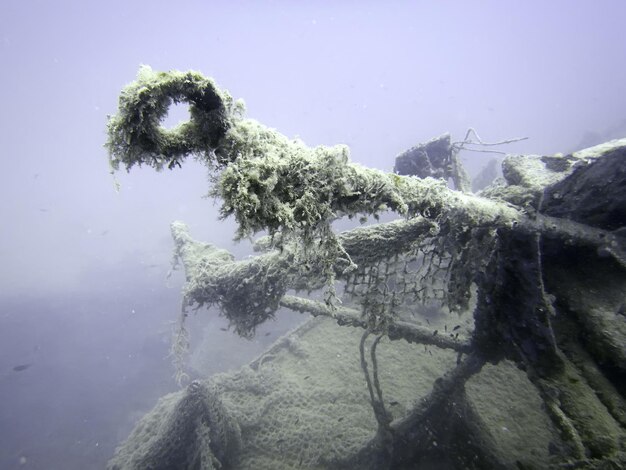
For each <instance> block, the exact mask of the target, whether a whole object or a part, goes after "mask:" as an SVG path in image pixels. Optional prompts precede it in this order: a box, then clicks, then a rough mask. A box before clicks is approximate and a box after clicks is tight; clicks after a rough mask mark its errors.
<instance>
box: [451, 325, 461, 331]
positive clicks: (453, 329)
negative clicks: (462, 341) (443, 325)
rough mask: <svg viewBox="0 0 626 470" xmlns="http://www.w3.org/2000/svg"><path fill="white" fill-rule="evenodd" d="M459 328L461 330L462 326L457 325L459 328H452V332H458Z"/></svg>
mask: <svg viewBox="0 0 626 470" xmlns="http://www.w3.org/2000/svg"><path fill="white" fill-rule="evenodd" d="M459 328H461V325H457V326H455V327H454V328H452V331H456V330H458V329H459Z"/></svg>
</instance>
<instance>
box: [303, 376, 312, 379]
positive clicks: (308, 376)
mask: <svg viewBox="0 0 626 470" xmlns="http://www.w3.org/2000/svg"><path fill="white" fill-rule="evenodd" d="M309 377H311V376H310V375H307V376H306V377H305V378H304V379H303V380H306V379H308V378H309Z"/></svg>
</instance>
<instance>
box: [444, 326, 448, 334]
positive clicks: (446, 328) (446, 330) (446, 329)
mask: <svg viewBox="0 0 626 470" xmlns="http://www.w3.org/2000/svg"><path fill="white" fill-rule="evenodd" d="M443 331H445V332H446V333H447V332H448V325H443Z"/></svg>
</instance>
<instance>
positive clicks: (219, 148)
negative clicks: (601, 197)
mask: <svg viewBox="0 0 626 470" xmlns="http://www.w3.org/2000/svg"><path fill="white" fill-rule="evenodd" d="M177 102H185V103H188V104H189V110H190V120H189V121H188V122H185V123H183V124H180V125H179V126H177V127H175V128H173V129H169V130H168V129H164V128H163V127H162V126H161V124H160V121H161V120H162V119H163V118H164V117H165V115H166V114H167V111H168V108H169V106H170V105H171V104H172V103H177ZM108 131H109V140H108V142H107V148H108V150H109V154H110V164H111V168H112V170H119V169H120V167H124V168H125V169H127V170H129V169H131V168H132V167H133V166H135V165H139V166H141V165H148V166H151V167H153V168H155V169H157V170H161V169H163V168H169V169H173V168H175V167H177V166H180V165H182V164H183V163H184V161H185V159H186V158H188V157H189V156H192V155H193V156H194V157H195V158H198V159H200V160H201V161H202V162H204V163H205V164H206V165H207V167H208V168H209V169H210V170H211V171H212V174H213V186H212V189H211V194H212V195H213V196H214V197H216V198H218V199H219V200H221V201H222V205H221V208H220V213H221V216H222V217H230V216H232V217H234V218H235V219H236V221H237V224H238V232H237V236H238V237H239V238H244V237H248V236H250V235H253V234H255V233H258V232H261V231H265V232H267V234H268V238H266V239H265V240H264V242H263V243H260V244H259V245H260V246H262V248H263V249H264V251H265V252H264V253H262V254H259V255H258V256H256V257H253V258H251V259H247V260H244V261H236V260H234V258H233V257H232V256H231V255H230V254H229V253H228V252H226V251H225V250H220V249H218V248H217V247H214V246H212V245H210V244H207V243H201V242H197V241H195V240H193V239H192V238H191V236H190V234H189V232H188V230H187V228H186V226H185V225H184V224H182V223H178V222H177V223H174V224H172V235H173V238H174V242H175V247H176V255H177V257H178V259H179V260H180V261H181V262H182V264H183V265H184V267H185V272H186V280H187V282H186V286H185V290H184V293H183V297H184V301H183V312H182V316H181V327H180V331H179V334H178V337H177V340H176V342H175V346H174V349H175V350H176V352H177V357H179V358H180V356H181V352H182V350H183V349H184V347H185V345H186V331H185V323H184V319H185V316H186V308H188V307H193V308H199V307H202V306H212V305H215V306H218V307H219V310H220V312H221V313H222V314H223V315H225V316H226V317H227V318H228V320H229V321H230V324H231V326H232V327H233V328H234V329H235V331H236V332H237V333H238V334H239V335H241V336H246V337H249V336H252V335H254V331H255V328H256V327H257V326H258V325H259V324H260V323H262V322H264V321H266V320H267V319H268V318H271V317H272V316H273V314H274V313H275V312H276V311H277V309H278V308H280V307H281V306H282V307H286V308H289V309H292V310H294V311H299V312H308V313H311V314H312V315H316V316H318V315H322V316H328V317H331V318H334V319H335V321H336V322H337V324H338V325H340V326H344V325H350V326H356V327H359V328H362V329H363V331H364V334H363V337H362V341H361V349H360V355H361V366H362V368H363V371H364V373H365V377H366V383H367V386H368V390H369V395H370V399H371V404H372V408H373V411H374V414H375V416H376V419H377V422H378V432H377V433H376V435H375V436H374V437H373V439H372V441H371V442H370V443H369V444H368V445H365V446H364V447H363V449H362V450H361V451H360V452H358V453H357V454H355V455H350V456H346V457H345V460H342V461H337V462H334V463H333V466H334V467H336V468H341V467H345V468H357V467H358V468H386V467H392V468H393V467H394V466H399V465H406V464H407V463H409V462H412V463H416V462H419V461H420V458H421V457H420V455H421V453H425V452H427V450H426V449H427V448H428V446H427V445H426V442H427V441H428V440H429V439H431V438H432V436H434V435H437V434H438V433H444V432H449V431H450V427H451V426H457V427H458V426H462V425H463V424H462V423H459V422H458V420H457V422H456V424H454V423H455V422H454V420H452V421H451V419H450V415H451V413H453V410H452V408H451V403H452V402H453V401H454V403H456V404H457V406H458V404H459V403H463V402H464V398H463V397H464V393H463V384H464V383H465V382H466V381H467V380H468V378H469V377H471V376H472V375H473V374H476V373H479V371H480V369H481V367H482V365H483V364H485V363H486V362H487V361H489V362H494V363H497V362H499V361H501V360H502V359H505V358H506V359H510V360H513V361H515V362H516V363H517V364H519V366H520V367H523V368H524V370H526V372H527V375H528V377H529V379H530V380H531V381H532V383H533V384H534V385H535V386H536V387H537V389H538V390H539V393H540V394H541V396H542V398H543V400H544V402H545V405H546V408H547V410H548V413H549V415H550V417H551V419H552V420H553V422H554V423H555V424H556V425H557V426H558V428H559V429H560V430H561V432H562V436H563V448H562V449H559V451H558V452H557V454H558V455H557V458H555V462H556V463H555V465H557V464H564V465H572V466H576V468H580V467H584V466H588V467H589V468H592V466H593V465H599V464H600V463H602V464H606V465H609V463H610V462H620V461H623V460H624V439H625V435H626V434H625V428H626V419H625V416H626V411H625V409H626V407H625V405H624V397H623V395H622V394H621V393H620V391H619V386H620V385H619V384H620V383H623V382H621V381H623V380H624V374H625V373H626V353H625V352H624V348H623V346H624V340H625V338H626V329H625V328H624V325H623V309H624V305H625V304H626V303H625V302H626V299H624V298H623V291H622V292H621V298H620V289H622V288H624V287H625V286H626V283H625V280H626V252H625V243H624V240H625V239H624V233H623V230H622V229H623V227H624V225H626V223H625V222H624V218H625V217H626V210H625V209H624V207H625V206H626V197H625V196H624V191H623V189H620V188H623V187H624V181H625V179H626V164H625V163H624V162H625V161H626V141H616V142H612V143H609V144H606V145H605V146H599V147H597V148H595V149H590V150H588V151H585V152H578V153H574V154H570V155H557V156H551V157H530V156H529V157H525V158H522V157H510V158H507V159H506V160H505V162H504V168H503V169H504V176H505V181H504V182H501V183H500V184H498V185H494V186H492V187H490V188H488V189H486V190H485V191H483V193H482V195H481V196H478V195H474V194H471V193H468V192H463V191H456V190H453V189H450V188H449V187H448V184H447V181H446V180H445V179H442V178H440V179H437V178H432V177H426V178H420V177H415V176H407V175H399V174H395V173H386V172H383V171H380V170H375V169H370V168H366V167H363V166H361V165H358V164H355V163H353V162H351V161H350V156H349V150H348V148H347V147H346V146H343V145H338V146H334V147H324V146H319V147H315V148H310V147H307V146H306V145H305V144H304V143H303V142H301V141H299V140H291V139H288V138H287V137H285V136H283V135H282V134H280V133H279V132H277V131H275V130H273V129H269V128H267V127H265V126H263V125H262V124H260V123H258V122H256V121H254V120H252V119H249V118H246V117H245V110H244V106H243V104H242V103H241V102H238V101H235V100H234V99H233V98H232V97H231V96H230V95H229V94H228V93H227V92H226V91H224V90H222V89H220V88H219V87H218V86H217V85H216V84H215V82H214V81H213V80H211V79H208V78H206V77H204V76H202V75H201V74H199V73H197V72H154V71H152V70H151V69H150V68H149V67H142V69H141V70H140V72H139V75H138V78H137V80H136V81H135V82H133V83H131V84H130V85H128V86H127V87H126V88H125V89H124V90H123V91H122V93H121V96H120V102H119V111H118V114H116V115H115V116H113V117H111V119H110V121H109V125H108ZM448 151H449V153H450V158H449V159H448V161H447V162H448V163H449V164H450V165H452V167H454V168H456V169H457V171H458V173H457V174H460V169H459V167H460V163H459V160H458V159H457V158H456V153H455V151H458V148H457V149H455V148H454V147H453V146H451V145H450V146H448ZM607 175H610V178H609V177H608V176H607ZM456 181H462V178H460V177H459V178H457V180H456ZM598 184H602V185H603V191H605V195H606V196H605V197H608V199H609V200H610V201H609V203H607V204H606V205H605V208H606V210H605V211H603V212H602V211H601V212H602V213H600V214H598V213H597V212H598V211H595V212H594V214H593V218H592V219H593V220H590V219H589V216H588V212H589V211H588V207H587V209H585V203H586V202H589V201H590V200H591V199H593V198H592V197H591V196H590V195H589V194H588V193H587V192H585V188H591V187H595V186H597V185H598ZM461 189H467V184H463V185H462V187H461ZM574 198H578V201H579V202H580V203H579V204H572V203H571V202H570V200H571V199H574ZM616 201H617V202H616ZM388 211H391V212H395V213H397V214H398V215H399V216H401V218H399V219H398V220H395V221H392V222H386V223H379V224H376V225H372V226H368V227H361V228H356V229H353V230H350V231H347V232H343V233H335V231H334V230H333V226H332V223H333V222H334V221H335V220H337V219H339V218H342V217H349V218H361V217H375V218H376V217H378V215H380V214H381V213H383V212H388ZM572 253H575V254H576V256H574V257H573V256H572ZM573 258H577V259H573ZM565 264H568V268H567V269H563V266H564V265H565ZM589 269H591V270H592V271H593V272H595V273H598V272H600V271H601V273H602V276H608V277H610V278H611V279H613V282H612V283H607V285H605V286H603V289H608V290H607V296H608V297H610V298H611V299H612V300H611V302H609V303H607V304H606V308H607V309H609V310H610V309H611V308H612V309H613V310H614V313H615V315H616V318H609V316H607V315H599V314H597V315H595V316H594V315H590V314H589V312H588V311H576V309H575V308H574V306H575V304H580V303H581V302H580V299H578V301H577V300H576V299H577V297H576V295H577V294H575V292H574V291H575V289H573V288H572V286H573V285H576V283H577V282H578V280H579V278H580V277H581V276H584V275H586V273H588V270H589ZM338 285H341V286H342V287H343V292H342V293H341V294H340V293H338V292H337V291H336V287H337V286H338ZM316 289H322V290H323V292H324V295H323V300H318V301H314V300H311V299H308V298H306V297H301V296H299V295H298V296H294V295H291V293H292V292H293V291H295V292H310V291H312V290H316ZM474 291H475V292H474ZM472 299H474V305H473V308H474V310H473V316H474V324H475V328H474V331H473V333H472V335H471V337H468V338H464V337H459V336H458V334H456V335H455V334H454V333H450V334H446V335H443V334H437V331H430V330H428V329H427V328H424V327H421V326H418V325H415V324H411V323H410V322H407V321H405V319H403V317H402V312H403V311H406V310H407V309H410V307H411V305H414V304H417V303H422V304H423V303H435V304H436V305H437V306H438V307H439V308H443V309H445V310H446V311H450V312H454V311H457V310H458V311H460V310H467V309H468V308H470V303H471V302H470V301H471V300H472ZM340 300H343V301H347V303H348V304H347V305H341V304H340ZM582 303H583V304H584V301H583V302H582ZM620 309H621V311H622V313H621V314H620V313H619V312H620ZM620 315H621V316H620ZM607 325H608V326H609V327H610V328H611V334H607V333H605V332H604V331H605V330H606V328H607ZM585 329H588V330H589V331H591V334H590V335H582V334H581V333H582V331H583V330H585ZM370 335H372V336H374V337H375V339H374V342H373V343H372V345H371V347H370V351H371V358H370V359H367V358H366V354H365V348H364V344H365V342H366V341H367V338H368V337H369V336H370ZM383 336H386V337H389V338H390V339H394V340H396V339H403V340H406V341H410V342H418V343H424V344H430V345H434V346H437V347H441V348H448V349H452V350H455V351H457V352H458V361H457V367H456V368H455V369H453V370H450V371H448V372H447V373H446V374H444V375H443V377H442V378H441V380H439V381H437V382H436V384H435V386H434V388H433V390H432V392H431V393H430V394H429V395H428V396H427V397H426V398H425V399H424V400H422V401H421V402H419V403H418V404H417V405H416V406H415V409H414V410H412V411H411V412H410V413H409V414H408V415H407V416H405V417H404V418H402V419H399V420H396V421H391V419H390V417H389V414H388V413H387V411H386V410H385V405H384V402H383V400H382V393H383V391H382V390H381V387H380V384H379V381H378V367H377V363H376V353H375V351H376V345H377V344H378V341H380V338H382V337H383ZM620 343H621V346H622V348H621V351H620ZM355 353H356V352H355ZM178 365H179V366H180V364H178ZM622 393H623V392H622ZM589 409H593V410H594V413H595V415H596V416H595V417H594V418H592V419H590V418H589V417H588V412H587V411H586V410H589ZM438 415H439V418H434V416H438ZM470 415H471V413H470V414H469V415H466V419H468V418H467V416H470ZM426 423H427V424H426ZM451 423H452V424H451ZM426 426H427V427H428V429H426ZM473 429H474V432H480V426H476V425H474V427H473ZM486 442H488V439H484V440H483V445H482V446H479V448H474V449H472V450H471V452H473V453H474V455H475V456H478V457H477V460H476V461H480V462H482V463H483V464H484V465H487V466H492V467H494V468H495V467H497V466H498V465H499V462H498V461H497V458H496V457H495V456H494V453H493V452H492V450H493V449H489V446H488V445H487V444H485V443H486ZM207 445H208V444H207ZM457 451H458V452H459V462H460V461H463V456H462V455H461V454H462V453H463V452H462V451H459V450H458V449H457ZM194 452H195V451H194ZM213 453H214V454H215V453H216V452H215V449H213ZM217 460H218V461H219V459H217ZM214 461H215V459H213V460H211V462H214ZM211 465H213V464H211ZM180 468H187V467H185V466H181V467H180ZM206 468H212V467H206ZM572 468H573V467H572Z"/></svg>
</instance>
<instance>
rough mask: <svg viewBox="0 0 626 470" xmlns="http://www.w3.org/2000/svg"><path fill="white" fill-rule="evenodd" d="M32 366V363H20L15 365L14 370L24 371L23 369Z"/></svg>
mask: <svg viewBox="0 0 626 470" xmlns="http://www.w3.org/2000/svg"><path fill="white" fill-rule="evenodd" d="M30 366H32V364H20V365H18V366H15V367H14V368H13V370H14V371H15V372H22V371H23V370H26V369H28V368H29V367H30Z"/></svg>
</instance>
